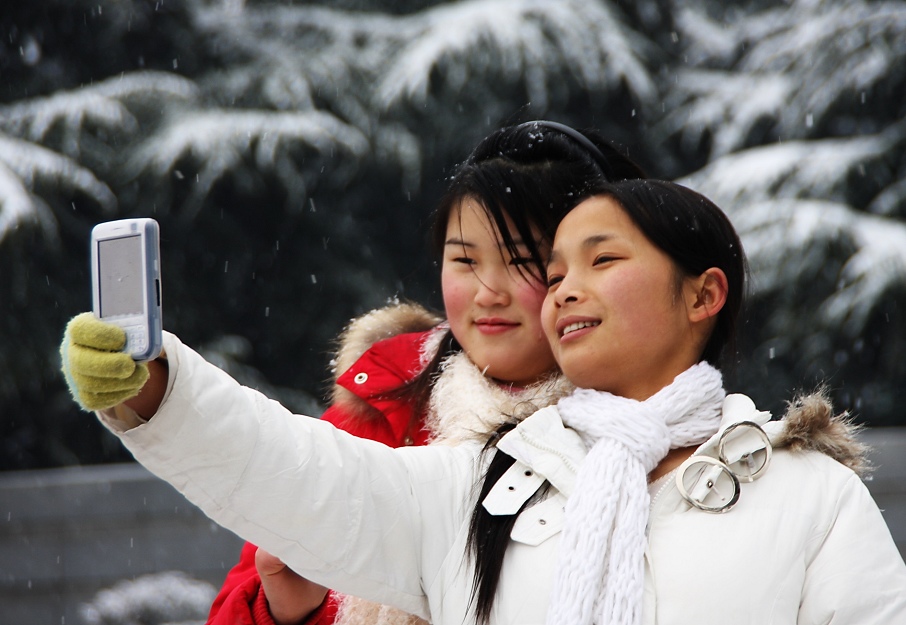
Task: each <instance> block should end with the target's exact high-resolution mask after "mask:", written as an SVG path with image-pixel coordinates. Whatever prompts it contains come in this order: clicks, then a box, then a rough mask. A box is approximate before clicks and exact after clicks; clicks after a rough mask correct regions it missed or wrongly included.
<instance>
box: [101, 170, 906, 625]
mask: <svg viewBox="0 0 906 625" xmlns="http://www.w3.org/2000/svg"><path fill="white" fill-rule="evenodd" d="M588 196H589V197H588V199H586V200H585V201H583V202H582V203H581V204H579V206H578V207H577V208H576V209H574V210H573V211H572V212H571V213H570V214H568V215H567V217H566V218H565V219H564V220H563V222H562V223H561V225H560V227H559V228H558V231H557V236H556V238H555V240H554V245H553V250H552V254H551V260H550V264H549V267H548V283H549V291H548V294H547V296H546V298H545V302H544V306H543V310H542V324H543V327H544V331H545V333H546V335H547V337H548V340H549V341H550V343H551V345H552V348H553V352H554V355H555V357H556V359H557V362H558V363H559V364H560V366H561V368H562V369H563V372H564V374H565V375H566V376H567V378H569V379H570V380H571V381H573V382H574V383H576V384H577V385H578V386H580V387H582V389H580V390H578V391H576V392H574V393H573V394H571V395H570V396H568V397H566V398H564V399H561V400H560V401H559V402H558V403H557V405H556V406H551V407H548V408H544V409H541V410H540V411H537V412H535V413H534V414H532V415H531V416H529V417H528V418H525V419H523V420H521V421H519V420H518V419H514V421H518V423H515V424H514V425H513V427H511V428H510V429H508V430H506V431H504V430H505V428H502V429H501V432H500V435H499V436H497V437H495V438H493V439H492V440H491V441H490V442H489V443H488V444H487V445H486V446H485V445H482V444H480V443H465V444H461V445H455V446H433V447H423V448H407V449H397V450H393V449H389V448H387V447H385V446H383V445H379V444H375V443H370V442H368V441H362V440H359V439H354V438H353V437H350V436H348V435H346V434H344V433H342V432H338V431H337V430H335V429H334V428H333V427H332V426H330V425H329V424H325V423H320V422H318V421H315V420H310V419H298V418H295V417H294V416H292V415H289V414H287V413H286V411H285V410H284V409H282V407H280V406H279V405H276V404H274V403H273V402H269V401H268V400H267V399H266V398H263V397H262V396H261V395H260V394H258V393H256V392H255V391H253V390H251V389H247V388H243V387H241V386H239V385H238V384H237V383H236V382H235V381H233V380H231V379H230V378H229V377H228V376H226V375H225V374H223V373H222V372H220V371H219V370H217V369H216V368H215V367H213V366H211V365H210V364H208V363H206V362H205V361H204V360H203V359H201V358H200V357H199V356H198V355H197V354H196V353H195V352H193V351H192V350H191V349H189V348H188V347H186V346H184V345H182V344H181V343H180V342H179V341H178V339H176V337H174V336H172V335H167V337H166V348H167V354H168V357H169V371H168V374H167V377H166V379H165V380H164V381H165V382H166V388H165V389H160V388H158V389H155V388H153V387H152V388H150V389H149V388H148V387H146V389H145V391H144V392H143V395H145V397H144V398H143V400H142V401H144V402H146V404H145V405H143V406H140V408H141V409H142V410H145V411H146V412H143V413H142V414H143V415H144V416H146V417H149V419H148V420H147V422H146V423H142V424H141V425H137V426H136V425H135V423H137V422H138V420H136V419H135V418H134V417H135V415H134V413H133V412H132V411H131V410H130V409H128V408H125V407H123V406H117V407H115V408H114V409H112V410H107V411H103V412H102V413H101V415H100V416H101V418H102V420H103V421H104V422H105V423H106V424H107V425H108V427H110V428H111V430H113V431H114V432H115V433H117V435H118V436H120V438H121V439H122V440H123V442H124V444H126V446H127V447H128V448H129V449H130V450H131V451H132V452H133V454H134V455H135V457H136V458H137V459H138V460H139V461H140V462H142V463H143V464H144V465H145V466H147V467H148V468H149V469H151V470H152V471H153V472H155V473H156V474H157V475H159V476H161V477H162V478H164V479H166V480H167V481H169V482H170V483H172V484H173V485H174V486H176V487H177V488H178V489H179V490H180V491H181V492H183V493H184V494H185V495H186V496H187V497H189V499H190V500H192V501H193V502H195V503H196V504H197V505H199V506H200V507H201V508H202V509H203V510H205V511H206V512H207V513H208V514H209V515H210V516H212V518H214V519H215V520H217V521H218V522H219V523H221V524H223V525H224V526H226V527H228V528H230V529H232V530H234V531H236V532H237V533H239V534H240V535H242V536H244V537H246V538H248V539H250V540H252V541H253V542H256V543H257V544H260V545H262V546H265V547H266V548H267V549H268V550H269V551H271V552H273V553H274V554H276V555H278V556H279V557H280V558H281V559H283V560H284V561H285V562H286V563H287V564H288V565H290V566H292V567H293V569H295V570H297V571H300V572H304V573H305V574H306V575H307V576H308V577H310V578H311V579H313V580H316V581H319V582H320V583H323V584H325V585H329V586H331V587H335V588H338V589H340V590H344V591H346V592H350V593H353V594H356V595H359V596H363V597H367V598H370V599H374V600H378V601H382V602H385V603H391V604H394V605H397V606H399V607H401V608H403V609H405V610H407V611H409V612H412V613H415V614H419V615H421V616H423V617H425V618H428V619H429V620H431V621H432V622H434V623H438V624H439V623H449V624H456V625H459V624H461V623H470V622H473V623H474V622H479V623H495V624H496V623H514V624H515V623H544V622H547V623H564V624H565V623H569V624H570V625H575V624H590V623H599V624H604V623H621V624H627V625H629V624H633V625H634V624H637V623H646V624H649V623H659V624H679V623H690V622H695V623H715V624H716V623H726V622H744V623H745V622H748V623H781V624H785V623H789V624H791V625H792V624H794V623H795V624H799V625H801V624H803V623H815V624H818V623H822V624H823V623H835V624H838V623H847V624H855V623H904V622H906V593H904V592H903V589H904V588H906V567H904V565H903V561H902V559H901V558H900V557H899V554H898V553H897V551H896V549H895V546H894V544H893V541H892V540H891V538H890V534H889V532H888V530H887V528H886V526H885V524H884V521H883V519H882V517H881V515H880V512H879V511H878V509H877V506H875V504H874V503H873V502H872V500H871V498H870V496H869V495H868V493H867V490H866V489H865V487H864V485H863V484H862V483H861V482H860V480H859V479H858V476H857V475H856V474H855V473H854V472H853V471H852V469H850V468H848V467H846V466H844V464H842V463H840V462H838V461H837V460H836V459H834V458H832V457H831V456H830V455H828V452H832V453H833V454H835V455H837V456H838V457H839V458H840V459H841V460H848V461H850V462H856V463H857V462H858V451H859V450H858V446H857V445H856V444H855V443H854V442H853V440H852V439H851V438H850V435H849V432H848V431H847V430H846V427H845V423H841V422H840V421H839V420H835V419H832V418H830V417H829V414H830V409H829V406H828V405H827V403H826V401H824V400H823V399H822V398H820V397H817V398H816V397H809V398H804V399H803V400H802V401H800V402H798V403H796V404H795V405H794V407H793V409H792V413H793V414H791V415H789V416H788V417H787V419H784V420H781V421H769V420H768V419H769V415H767V414H766V413H763V412H760V411H758V410H757V409H756V408H755V407H754V405H753V404H752V402H751V401H750V400H748V398H746V397H744V396H740V395H726V393H725V391H724V389H723V386H722V380H721V375H720V373H719V371H718V370H717V369H716V368H715V367H714V365H715V364H717V363H718V362H719V359H720V356H721V353H722V352H723V351H724V349H725V347H726V345H727V344H728V343H729V342H730V341H731V340H732V335H733V327H734V323H735V318H736V316H737V314H738V312H739V308H740V304H741V301H742V292H743V287H744V285H743V278H744V267H745V263H744V257H743V253H742V248H741V246H740V243H739V240H738V238H737V236H736V234H735V232H734V231H733V228H732V226H731V225H730V223H729V221H728V220H727V219H726V217H725V216H724V215H723V213H722V212H721V211H720V210H719V209H718V208H717V207H716V206H714V205H713V204H712V203H710V202H709V201H708V200H706V199H705V198H703V197H701V196H700V195H698V194H696V193H694V192H692V191H690V190H688V189H685V188H683V187H680V186H678V185H674V184H671V183H665V182H656V181H628V182H623V183H619V184H615V185H606V184H601V185H600V186H598V187H597V188H592V189H589V192H588ZM133 404H134V405H137V404H135V403H134V402H133ZM149 408H150V409H149ZM151 417H153V418H151ZM130 418H131V421H130ZM652 493H653V495H652Z"/></svg>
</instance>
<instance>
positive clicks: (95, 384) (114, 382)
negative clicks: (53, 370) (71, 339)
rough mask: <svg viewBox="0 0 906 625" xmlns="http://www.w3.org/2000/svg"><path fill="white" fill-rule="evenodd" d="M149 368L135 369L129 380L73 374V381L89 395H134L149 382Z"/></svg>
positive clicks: (74, 372) (140, 367)
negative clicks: (124, 393) (123, 393)
mask: <svg viewBox="0 0 906 625" xmlns="http://www.w3.org/2000/svg"><path fill="white" fill-rule="evenodd" d="M148 377H149V373H148V367H147V366H138V367H134V371H133V372H132V374H131V375H130V376H129V377H127V378H111V377H96V376H91V375H83V374H81V373H77V372H76V371H73V372H72V379H73V381H74V382H75V383H76V386H77V387H78V388H79V389H82V390H83V391H84V392H87V393H122V392H127V391H128V392H131V393H132V394H133V395H134V394H136V393H137V392H138V390H139V389H141V388H142V387H143V386H144V385H145V382H147V381H148Z"/></svg>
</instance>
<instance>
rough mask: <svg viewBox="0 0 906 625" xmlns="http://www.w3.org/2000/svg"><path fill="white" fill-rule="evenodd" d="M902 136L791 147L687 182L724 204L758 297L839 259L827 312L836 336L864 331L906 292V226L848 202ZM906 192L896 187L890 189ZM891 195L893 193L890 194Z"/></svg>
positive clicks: (728, 161) (724, 163)
mask: <svg viewBox="0 0 906 625" xmlns="http://www.w3.org/2000/svg"><path fill="white" fill-rule="evenodd" d="M901 134H902V133H898V132H893V131H888V132H886V133H884V134H881V135H875V136H869V137H857V138H854V139H846V140H823V141H802V142H791V143H786V144H781V145H774V146H769V147H762V148H755V149H750V150H746V151H744V152H740V153H737V154H731V155H729V156H725V157H723V158H720V159H717V160H716V161H714V162H713V163H711V164H710V165H708V166H707V167H705V168H704V169H702V170H700V171H698V172H696V173H694V174H692V175H691V176H689V177H687V178H686V179H684V180H682V181H681V182H683V183H684V184H687V185H688V186H690V187H692V188H695V189H698V190H700V191H701V192H703V193H705V195H707V196H708V197H710V198H712V199H713V200H715V201H716V202H717V203H718V205H720V206H721V207H722V208H724V210H725V211H726V212H727V214H728V215H729V216H730V217H731V219H732V220H733V223H734V225H735V226H736V228H737V230H738V231H739V233H740V236H741V238H742V240H743V243H744V245H745V248H746V251H747V254H748V256H749V261H750V264H751V268H752V272H753V276H754V278H755V279H754V294H755V295H756V296H757V295H761V294H765V293H770V292H776V291H780V290H783V289H785V288H788V287H789V286H790V285H793V284H796V283H797V280H800V279H802V276H819V275H822V274H823V273H824V272H825V271H826V268H827V267H830V266H833V263H832V262H830V261H831V257H832V256H834V255H837V256H839V254H840V253H841V252H840V250H846V251H845V252H843V253H844V254H845V256H844V258H841V259H839V264H840V265H841V266H842V268H841V270H840V273H839V275H838V276H836V283H835V284H834V285H833V292H832V293H831V294H830V295H829V296H828V298H827V299H826V301H825V303H824V305H822V306H821V308H820V317H821V320H823V321H824V322H825V323H826V324H828V327H830V326H840V327H842V328H843V330H844V332H845V333H846V334H847V335H848V336H856V335H857V334H858V333H859V332H860V331H862V330H863V329H864V326H865V324H866V323H867V322H868V320H869V318H870V315H871V313H872V312H873V311H874V310H876V309H877V307H878V305H879V304H880V303H881V301H882V298H883V296H884V295H885V294H886V293H887V292H889V291H890V289H892V288H897V287H899V288H902V287H903V286H906V223H904V221H903V220H901V219H898V218H896V217H893V216H883V215H875V214H870V213H868V212H866V211H864V210H857V209H856V208H853V207H851V206H849V205H847V204H846V203H845V199H846V186H847V184H848V183H849V181H851V180H852V176H851V174H852V173H853V172H861V171H864V170H865V169H866V168H870V167H871V166H872V162H873V161H876V160H877V159H880V158H883V157H885V155H887V154H889V153H890V152H891V151H892V150H895V149H897V146H898V145H900V143H901V142H902V139H903V138H902V136H900V135H901ZM901 186H902V184H901V183H899V182H893V183H892V184H891V185H890V187H889V188H899V187H901ZM882 195H884V193H882Z"/></svg>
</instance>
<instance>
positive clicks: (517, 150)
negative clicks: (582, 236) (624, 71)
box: [399, 120, 645, 419]
mask: <svg viewBox="0 0 906 625" xmlns="http://www.w3.org/2000/svg"><path fill="white" fill-rule="evenodd" d="M644 177H645V173H644V172H643V171H642V169H641V168H640V167H639V166H638V165H636V164H635V163H634V162H633V161H632V160H631V159H630V158H629V157H628V156H626V155H624V154H622V153H621V152H620V151H619V150H617V149H616V148H615V147H613V146H612V145H610V144H609V143H608V142H607V141H605V140H604V139H603V138H602V137H601V136H600V135H599V134H597V133H596V132H594V131H591V130H583V131H581V132H580V131H578V130H576V129H574V128H570V127H569V126H566V125H564V124H559V123H557V122H551V121H545V120H538V121H531V122H525V123H523V124H519V125H516V126H507V127H504V128H501V129H499V130H496V131H494V132H492V133H491V134H490V135H488V136H487V137H485V138H484V139H483V140H482V141H481V142H480V143H479V144H478V145H477V146H476V147H475V149H474V150H473V151H472V153H471V154H470V155H469V156H468V158H466V160H465V161H463V162H462V163H461V164H460V165H459V166H458V167H457V168H456V171H455V172H454V173H453V175H452V176H451V178H450V181H449V184H448V185H447V189H446V191H445V192H444V194H443V196H442V197H441V200H440V202H439V203H438V206H437V209H436V210H435V211H434V215H433V222H432V228H431V242H432V247H433V248H434V252H435V254H437V255H438V256H441V255H442V254H443V250H444V244H445V242H446V239H447V224H448V222H449V219H450V215H451V214H452V213H453V211H455V210H457V209H458V208H459V206H460V203H461V202H462V201H463V200H465V199H467V198H470V199H472V200H474V201H475V202H476V203H477V204H478V205H479V206H480V208H482V209H483V210H484V211H485V212H486V214H487V215H488V217H489V219H490V220H491V222H492V223H494V224H495V225H496V227H497V228H496V229H497V233H498V235H499V236H500V237H501V239H502V241H501V242H502V243H503V247H505V248H506V250H507V251H509V252H510V254H513V255H514V256H517V255H520V252H519V250H518V247H517V245H516V240H517V239H521V241H522V243H523V244H524V245H525V247H526V248H527V250H528V252H529V255H530V257H531V259H532V261H533V262H532V265H531V267H529V268H526V267H525V265H520V266H519V270H520V271H529V272H530V273H531V274H532V276H534V277H535V278H536V279H541V280H544V279H545V273H546V272H545V266H546V263H547V258H546V257H545V255H544V253H543V249H544V248H545V247H549V246H550V244H551V243H552V242H553V239H554V233H555V232H556V231H557V226H558V225H559V224H560V221H561V220H562V219H563V217H564V216H565V215H566V213H568V212H569V211H570V210H572V208H573V207H575V205H576V204H577V203H578V202H580V201H581V200H582V199H583V198H584V197H586V196H587V194H588V192H589V189H592V188H597V187H598V185H599V184H600V183H601V182H604V181H608V180H609V181H615V180H625V179H629V178H644ZM507 218H509V219H510V222H511V223H512V224H513V227H514V228H515V231H516V234H517V236H516V237H514V236H513V233H511V232H510V229H509V227H508V225H507ZM533 229H537V232H538V233H539V234H540V237H541V240H540V241H538V240H536V235H535V234H533ZM441 345H442V346H444V347H445V348H446V349H440V350H438V353H437V354H436V355H435V357H434V358H433V359H432V361H431V362H430V363H428V366H426V367H425V369H424V370H423V371H422V372H421V373H420V374H419V375H418V376H417V377H416V378H415V379H414V380H412V381H411V382H410V383H409V384H407V385H406V386H405V387H403V388H402V389H400V392H399V396H400V397H401V398H404V399H406V400H407V401H409V402H410V403H411V405H412V406H413V418H414V419H416V418H418V417H419V415H422V414H424V411H425V409H426V408H427V405H428V401H429V400H430V397H431V389H432V388H433V386H434V380H435V379H436V377H437V375H438V374H439V371H440V365H441V363H442V362H443V360H444V359H445V358H446V357H447V356H449V355H450V354H452V353H455V352H458V351H461V347H460V346H459V344H458V342H457V341H456V338H455V337H454V336H453V335H452V333H451V332H448V336H446V337H444V339H443V341H442V343H441Z"/></svg>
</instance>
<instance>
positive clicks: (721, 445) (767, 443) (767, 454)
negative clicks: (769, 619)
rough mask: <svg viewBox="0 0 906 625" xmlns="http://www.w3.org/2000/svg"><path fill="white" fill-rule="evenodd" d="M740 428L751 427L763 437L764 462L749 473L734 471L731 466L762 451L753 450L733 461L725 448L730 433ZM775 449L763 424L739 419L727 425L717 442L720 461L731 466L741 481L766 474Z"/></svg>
mask: <svg viewBox="0 0 906 625" xmlns="http://www.w3.org/2000/svg"><path fill="white" fill-rule="evenodd" d="M739 428H750V429H752V430H754V431H755V433H756V434H758V436H759V437H760V438H761V440H762V442H763V443H764V462H763V463H762V464H761V466H760V467H758V468H757V469H755V471H753V472H752V473H749V474H747V475H746V474H742V473H739V472H738V471H733V469H732V468H731V467H732V465H733V464H736V462H740V461H743V460H748V459H750V458H752V457H753V454H755V453H757V452H758V451H761V450H760V449H756V450H755V451H753V452H749V453H746V454H744V455H743V456H742V457H741V458H740V459H739V460H736V461H735V462H732V463H731V462H730V461H729V459H728V458H727V455H726V453H724V449H725V448H726V444H727V441H728V440H729V435H730V434H731V433H732V432H734V431H736V430H738V429H739ZM773 451H774V450H773V447H772V445H771V439H770V438H768V435H767V434H766V433H765V431H764V430H763V429H761V426H759V425H758V424H757V423H754V422H752V421H739V422H738V423H733V424H731V425H729V426H728V427H727V429H725V430H724V431H723V432H722V433H721V435H720V439H719V440H718V442H717V457H718V458H720V461H721V462H723V463H724V464H725V465H726V466H727V467H728V468H730V470H731V471H733V474H734V475H735V476H736V477H737V478H738V479H739V481H741V482H754V481H755V480H757V479H758V478H760V477H761V476H762V475H763V474H764V472H765V471H767V469H768V465H769V464H771V454H772V453H773Z"/></svg>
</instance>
